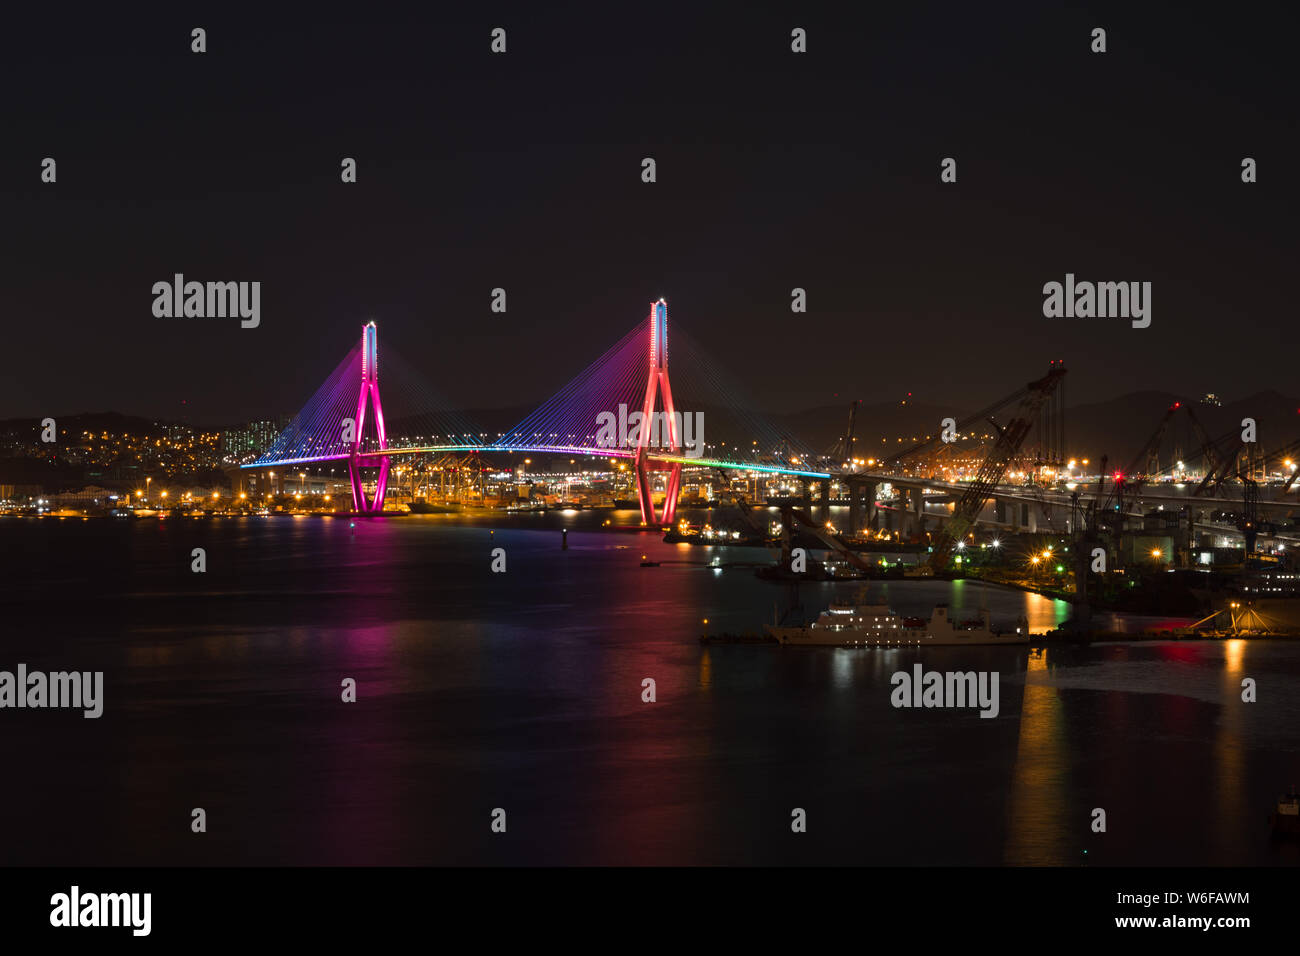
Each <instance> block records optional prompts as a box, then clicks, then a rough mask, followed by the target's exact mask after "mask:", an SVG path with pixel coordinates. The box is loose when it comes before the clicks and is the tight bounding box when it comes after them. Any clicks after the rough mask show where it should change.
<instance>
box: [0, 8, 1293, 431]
mask: <svg viewBox="0 0 1300 956" xmlns="http://www.w3.org/2000/svg"><path fill="white" fill-rule="evenodd" d="M25 6H27V5H25ZM424 6H425V7H426V11H425V12H424V13H423V14H420V15H415V14H407V15H400V16H399V15H396V14H391V13H388V14H384V15H379V14H376V13H374V12H372V10H373V8H372V7H371V6H370V5H368V4H359V5H356V6H355V8H354V12H352V13H348V12H347V11H346V10H338V11H334V10H333V5H325V7H323V8H321V12H319V13H317V12H315V11H313V12H312V13H311V14H310V15H306V14H301V15H298V16H294V17H284V16H283V15H281V14H273V13H270V12H269V10H268V9H267V8H263V9H255V10H254V11H253V12H251V13H249V14H247V15H232V14H230V13H229V12H228V11H226V12H223V8H221V7H218V6H215V5H214V6H211V7H210V8H209V9H210V11H211V12H208V11H207V10H203V11H202V12H177V11H175V10H172V11H166V12H162V13H159V14H157V15H146V14H143V13H138V12H135V10H134V8H128V7H120V6H116V5H114V6H111V7H101V8H99V9H98V10H97V11H96V12H94V13H91V14H81V13H75V12H70V11H68V10H66V9H64V8H62V7H57V8H52V9H47V10H44V11H32V10H24V11H22V12H21V13H14V12H12V11H6V17H7V18H8V22H7V23H6V25H5V29H4V30H3V35H2V36H0V74H2V75H3V76H4V83H3V90H4V94H3V116H4V135H3V143H4V146H3V149H2V150H0V183H3V193H2V194H0V209H2V210H3V214H2V215H0V220H2V221H3V233H2V235H3V238H2V239H0V241H2V242H3V250H2V251H3V262H4V269H3V277H4V279H3V287H2V290H3V291H2V292H0V295H2V296H3V303H4V310H5V325H6V330H7V332H8V335H9V345H10V347H9V349H7V350H6V362H5V370H4V373H3V375H0V418H6V417H15V416H27V415H30V416H36V417H39V416H43V415H47V414H53V415H58V414H65V415H66V414H70V413H75V412H79V411H84V410H106V409H113V410H117V411H123V412H128V413H133V414H142V415H148V416H153V417H162V418H187V419H190V420H193V421H195V422H197V423H201V424H218V423H226V422H235V421H240V420H245V419H249V418H257V417H269V416H272V415H275V414H281V413H286V412H293V411H296V410H297V408H298V407H299V406H300V405H301V404H302V403H303V401H304V400H305V399H306V398H307V397H308V396H310V394H311V393H312V392H313V391H314V390H315V388H316V387H317V386H318V385H319V384H320V383H321V381H323V380H324V378H325V376H326V375H327V374H328V372H329V371H330V370H331V369H332V368H333V367H334V365H335V363H336V362H337V361H338V360H339V359H340V358H341V357H342V356H343V354H344V353H345V352H346V351H347V350H348V348H349V347H351V346H352V345H353V343H354V342H355V340H356V338H357V336H358V333H359V328H360V325H361V324H362V322H364V321H365V320H366V319H369V318H374V319H375V320H376V321H377V322H378V323H379V326H380V334H381V338H380V343H381V350H382V349H383V348H384V347H385V346H386V347H388V348H392V349H396V350H398V351H400V352H401V354H402V356H403V357H404V358H406V359H407V360H408V361H410V362H411V363H413V364H415V365H417V366H419V367H420V368H421V370H423V371H424V372H425V373H426V376H427V378H428V380H429V381H430V382H432V383H434V384H435V385H436V386H437V388H438V389H439V390H440V391H441V392H442V393H444V394H445V395H446V396H447V397H448V398H449V399H451V400H452V401H454V402H456V403H458V404H459V405H461V406H463V407H465V408H471V409H472V408H484V407H504V406H528V405H534V404H538V403H540V402H541V401H542V400H544V399H545V398H547V397H548V396H549V395H551V394H552V392H554V391H555V390H556V389H557V388H558V387H559V386H560V385H562V384H563V383H564V382H565V381H567V380H568V379H569V378H570V377H571V376H572V375H573V374H574V373H575V372H577V371H579V370H580V369H582V368H583V367H585V366H586V365H587V364H588V362H589V361H591V360H592V359H594V358H595V357H596V356H597V355H599V354H600V353H601V352H603V351H604V350H605V348H606V347H608V346H609V345H611V344H612V343H613V342H614V341H616V340H617V339H618V338H619V337H620V336H621V335H622V334H623V333H624V332H625V331H626V330H627V329H628V328H629V327H630V326H631V325H632V324H634V323H635V322H637V321H638V320H640V319H641V318H642V317H643V316H644V315H645V313H646V311H647V304H648V303H649V301H650V300H651V299H653V298H657V297H658V296H660V295H663V296H666V297H667V298H668V301H669V304H670V308H671V310H672V319H673V321H674V322H676V323H679V324H680V325H682V326H683V327H686V328H687V329H689V331H690V332H691V334H692V335H693V336H694V337H695V338H696V339H698V340H700V341H701V342H703V343H704V344H705V345H706V347H707V348H708V350H709V352H710V354H711V355H712V356H713V357H714V358H715V359H717V360H719V361H720V362H722V363H723V364H725V365H726V366H727V367H728V368H729V369H730V370H731V372H733V373H734V374H735V375H736V377H737V378H740V379H742V380H744V381H745V382H747V383H748V384H750V385H751V387H752V388H753V390H754V391H755V392H756V393H758V394H759V396H760V399H761V401H762V403H764V404H765V405H767V406H768V407H769V408H771V409H773V410H781V411H788V410H795V409H799V408H803V407H808V406H814V405H823V404H830V403H835V402H838V401H839V400H840V399H839V398H836V397H835V396H836V395H837V394H838V395H839V396H841V397H843V396H850V397H858V398H863V399H865V400H867V401H868V402H872V401H882V400H888V399H891V398H895V397H898V396H900V395H902V394H903V393H905V392H906V391H912V392H914V393H915V394H916V396H917V398H918V399H923V400H926V401H932V402H939V403H942V402H952V403H959V404H960V405H961V406H962V407H965V408H970V407H973V406H977V405H979V404H983V403H984V401H986V400H991V399H993V398H995V397H997V396H999V395H1002V394H1004V393H1006V392H1009V391H1011V390H1012V389H1013V388H1014V387H1015V386H1016V385H1018V384H1019V383H1022V382H1024V381H1026V380H1028V379H1030V378H1033V377H1036V376H1037V375H1039V374H1041V373H1042V372H1043V371H1044V370H1045V368H1046V365H1047V362H1048V360H1049V359H1053V358H1064V359H1066V360H1067V362H1068V364H1069V366H1070V368H1071V381H1070V392H1069V396H1070V399H1071V401H1072V402H1084V401H1093V400H1099V399H1105V398H1109V397H1112V396H1114V395H1117V394H1120V393H1123V392H1127V391H1130V390H1134V389H1138V388H1145V389H1166V390H1170V391H1175V392H1179V393H1182V394H1191V395H1198V394H1200V393H1203V392H1206V391H1215V392H1218V393H1219V394H1220V395H1222V396H1224V397H1225V398H1226V399H1228V400H1233V399H1238V398H1241V397H1244V396H1245V395H1248V394H1250V393H1253V392H1256V391H1259V390H1261V389H1264V388H1276V389H1279V390H1281V391H1283V392H1287V393H1291V392H1296V391H1300V388H1297V386H1296V380H1295V374H1294V369H1295V365H1296V359H1297V350H1296V341H1297V339H1296V336H1295V334H1294V331H1293V330H1294V329H1295V327H1296V321H1297V316H1296V295H1295V293H1294V291H1293V288H1292V286H1293V283H1294V282H1295V281H1296V279H1295V276H1296V273H1297V270H1296V255H1295V253H1296V249H1297V242H1296V238H1295V237H1296V232H1295V228H1296V227H1295V221H1296V215H1295V213H1296V210H1297V204H1296V198H1297V196H1296V186H1295V181H1296V178H1297V174H1298V173H1300V161H1298V157H1297V150H1296V135H1295V133H1296V127H1295V124H1296V109H1295V95H1296V82H1295V77H1294V55H1293V51H1292V43H1293V38H1294V34H1293V32H1291V31H1289V30H1287V29H1284V26H1283V21H1282V20H1281V11H1282V9H1283V8H1282V7H1281V6H1278V7H1277V8H1276V12H1273V11H1267V10H1263V9H1261V8H1255V7H1250V8H1242V9H1236V8H1231V7H1219V8H1217V12H1215V13H1213V14H1212V15H1211V14H1209V13H1205V12H1199V11H1195V10H1193V9H1191V8H1188V7H1185V6H1182V5H1174V4H1169V5H1165V8H1164V9H1163V10H1158V9H1155V8H1154V5H1151V6H1152V7H1153V9H1152V10H1150V11H1137V10H1134V9H1132V7H1133V6H1134V5H1133V4H1128V3H1116V4H1112V5H1100V6H1090V7H1088V8H1084V7H1080V6H1071V7H1070V8H1068V9H1062V8H1056V7H1054V6H1052V7H1051V9H1049V6H1051V5H1049V4H1043V3H1026V4H1015V5H1012V4H1003V5H997V6H998V7H1000V8H1001V9H999V10H996V11H995V10H993V9H990V8H989V7H988V6H987V5H974V4H962V5H953V6H952V7H951V8H950V7H946V6H918V5H913V4H905V5H901V6H905V7H907V8H908V9H906V10H904V11H898V10H893V9H890V8H889V7H890V5H882V4H857V3H855V4H839V5H810V4H806V3H789V4H781V5H768V6H765V7H764V9H761V10H760V9H758V8H757V5H754V4H734V5H731V4H728V5H712V6H711V7H710V12H708V13H707V14H701V13H700V12H699V11H692V10H691V6H692V5H683V6H682V7H680V8H678V7H674V6H671V5H665V4H659V3H653V4H652V3H642V4H591V5H565V4H558V3H546V4H541V3H531V4H523V5H519V6H518V7H516V8H513V9H511V8H507V7H506V6H504V5H500V4H466V5H461V6H460V7H459V8H458V9H457V10H451V9H443V8H444V6H446V5H443V4H427V5H424ZM1142 6H1144V7H1145V6H1148V5H1142ZM15 17H17V18H18V19H15ZM195 26H202V27H204V28H206V29H207V31H208V52H207V53H205V54H202V55H196V54H193V53H191V52H190V42H191V41H190V30H191V29H192V28H193V27H195ZM496 26H501V27H504V28H505V29H506V30H507V35H508V52H507V53H506V54H505V55H493V54H492V53H491V52H490V51H489V44H490V35H489V34H490V31H491V29H492V28H493V27H496ZM1097 26H1101V27H1104V28H1105V29H1106V30H1107V43H1108V52H1107V53H1105V54H1102V55H1097V54H1093V53H1091V52H1090V50H1089V46H1090V42H1091V38H1090V32H1091V30H1092V29H1093V28H1094V27H1097ZM794 27H803V28H805V29H806V30H807V31H808V47H809V52H808V53H807V54H804V55H796V54H794V53H792V52H790V31H791V29H792V28H794ZM45 156H51V157H54V158H55V159H56V160H57V163H58V182H57V183H56V184H54V185H46V184H42V183H41V182H40V163H41V160H42V158H43V157H45ZM345 156H350V157H355V158H356V160H357V162H358V182H357V183H356V184H355V185H345V184H343V183H341V182H340V181H339V172H340V165H339V164H340V161H341V160H342V158H343V157H345ZM645 156H651V157H654V158H655V160H656V161H657V164H658V182H657V183H654V184H652V185H647V184H644V183H642V182H641V178H640V171H641V167H640V163H641V159H642V158H643V157H645ZM945 156H951V157H954V158H955V159H956V160H957V163H958V182H957V183H956V184H955V185H950V184H942V183H941V182H940V180H939V164H940V160H941V159H942V158H943V157H945ZM1246 156H1250V157H1253V158H1255V159H1256V160H1257V161H1258V164H1259V165H1258V175H1259V181H1258V182H1257V183H1254V184H1250V185H1247V184H1243V183H1242V182H1241V176H1240V172H1241V166H1240V164H1241V160H1242V158H1243V157H1246ZM175 272H182V273H184V274H185V276H186V277H187V279H196V280H199V281H208V280H212V281H240V280H242V281H249V280H259V281H261V283H262V321H261V326H260V327H259V328H257V329H253V330H244V329H241V328H240V327H239V322H238V320H235V319H215V318H209V319H178V318H173V319H165V318H164V319H160V318H155V317H154V316H153V314H152V311H151V306H152V301H153V297H152V294H151V291H150V290H151V287H152V285H153V283H154V282H156V281H159V280H170V278H171V276H172V275H173V273H175ZM1067 272H1073V273H1075V274H1076V276H1077V277H1078V278H1079V279H1091V280H1096V281H1104V280H1114V281H1120V280H1123V281H1150V282H1151V283H1152V284H1153V322H1152V325H1151V327H1150V328H1148V329H1145V330H1137V329H1132V328H1131V327H1130V326H1129V323H1128V322H1127V321H1124V320H1122V319H1046V318H1044V317H1043V315H1042V286H1043V283H1045V282H1048V281H1051V280H1056V281H1061V280H1063V278H1064V276H1065V274H1066V273H1067ZM497 286H501V287H504V288H505V289H506V290H507V294H508V302H509V311H508V312H507V313H506V314H505V315H504V316H500V315H493V314H492V313H491V312H490V311H489V302H490V292H491V290H492V288H493V287H497ZM795 286H801V287H804V288H806V289H807V292H808V304H809V312H808V315H806V316H794V315H792V314H791V312H790V290H791V289H792V288H793V287H795ZM381 354H382V353H381Z"/></svg>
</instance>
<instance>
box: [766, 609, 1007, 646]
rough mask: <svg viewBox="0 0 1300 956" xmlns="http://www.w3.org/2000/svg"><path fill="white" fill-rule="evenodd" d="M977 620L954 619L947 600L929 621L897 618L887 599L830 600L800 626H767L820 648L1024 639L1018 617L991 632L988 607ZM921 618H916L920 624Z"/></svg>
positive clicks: (785, 638)
mask: <svg viewBox="0 0 1300 956" xmlns="http://www.w3.org/2000/svg"><path fill="white" fill-rule="evenodd" d="M979 614H980V616H979V618H978V620H974V621H963V622H961V623H957V622H955V621H953V620H952V619H951V618H950V617H949V616H948V605H946V604H939V605H936V606H935V608H934V610H933V611H932V612H931V613H930V620H929V621H924V620H920V619H918V618H904V617H900V616H899V615H898V614H895V613H894V612H893V611H892V610H890V608H889V605H887V604H868V603H862V604H832V605H831V606H830V608H828V609H827V610H825V611H822V613H821V615H820V616H819V617H818V618H817V620H815V621H813V622H812V623H811V624H808V625H805V626H803V627H783V626H780V625H776V624H769V625H768V626H767V633H769V634H771V635H772V636H773V637H775V638H776V639H777V640H778V641H780V642H781V643H782V644H796V645H801V646H819V647H946V646H964V647H975V646H980V645H990V644H1028V643H1029V626H1028V622H1027V621H1026V620H1025V619H1024V617H1023V616H1022V617H1021V619H1020V621H1019V622H1018V624H1017V627H1016V629H1015V630H1014V631H995V630H993V627H992V626H991V625H990V623H989V612H988V610H986V609H981V610H980V612H979ZM918 622H919V623H918Z"/></svg>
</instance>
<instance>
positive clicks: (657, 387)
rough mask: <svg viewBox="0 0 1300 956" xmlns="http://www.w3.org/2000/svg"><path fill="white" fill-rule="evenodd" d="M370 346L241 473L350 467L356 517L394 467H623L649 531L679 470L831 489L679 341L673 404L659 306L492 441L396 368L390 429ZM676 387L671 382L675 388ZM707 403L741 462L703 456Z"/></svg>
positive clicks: (709, 450)
mask: <svg viewBox="0 0 1300 956" xmlns="http://www.w3.org/2000/svg"><path fill="white" fill-rule="evenodd" d="M378 335H379V333H378V329H377V328H376V326H375V323H374V322H370V323H369V324H367V325H366V326H364V327H363V329H362V332H361V341H360V343H359V344H358V345H357V346H356V347H354V348H353V349H352V350H351V351H350V352H349V353H348V354H347V356H345V357H344V359H343V361H342V362H340V363H339V365H338V366H337V367H336V368H335V369H334V371H333V372H332V373H331V374H330V376H329V377H328V378H327V379H326V381H325V383H324V384H323V385H322V386H321V387H320V388H319V389H318V390H317V391H316V394H315V395H313V396H312V397H311V399H310V400H308V402H307V403H306V404H305V405H304V406H303V408H302V410H301V411H300V412H299V413H298V414H297V416H295V418H294V419H293V421H292V422H291V423H290V425H289V426H288V427H287V428H286V429H285V430H284V431H283V432H282V433H281V434H280V436H279V437H278V438H277V439H276V440H275V441H274V442H273V443H272V445H271V447H270V448H269V449H268V450H267V451H266V452H265V453H264V454H263V455H262V456H261V457H260V458H258V459H257V460H256V461H254V462H251V463H249V464H246V465H243V466H241V467H243V468H268V467H275V466H287V465H302V464H315V463H319V462H326V461H346V462H347V463H348V475H349V478H350V481H351V485H352V505H353V508H354V510H356V511H358V512H361V513H378V512H380V511H382V510H383V507H384V494H385V490H386V488H387V485H388V472H389V468H390V465H391V462H392V459H393V458H394V457H395V456H398V455H423V454H437V453H444V452H532V453H539V454H547V453H552V454H562V455H590V456H594V457H600V458H607V459H613V458H621V459H626V460H628V461H629V462H631V463H632V465H633V471H634V474H635V478H636V486H637V498H638V501H639V503H640V507H641V517H642V519H643V520H644V521H645V522H646V523H647V524H671V523H672V522H673V520H674V515H675V513H676V509H677V498H678V493H679V491H680V490H681V474H682V468H683V467H684V466H692V467H704V468H720V469H727V470H743V471H747V472H763V473H768V474H775V475H790V476H798V477H801V478H814V479H828V478H829V477H830V474H829V473H828V472H824V471H813V470H809V469H808V467H807V464H806V463H807V462H808V461H810V460H811V459H810V457H809V455H808V452H807V450H806V449H803V448H802V447H801V446H799V445H798V443H797V442H795V441H794V440H793V439H791V437H790V436H789V435H786V434H783V433H781V432H780V431H779V430H777V429H776V428H774V427H773V426H772V425H771V424H769V423H767V422H765V421H764V420H763V419H762V418H761V417H760V416H758V415H757V414H756V413H755V412H754V411H753V409H754V403H753V402H752V400H749V399H748V398H747V396H744V395H743V394H740V393H741V392H742V391H743V390H742V389H740V388H739V387H738V386H737V385H736V384H735V383H733V382H731V380H729V379H728V378H727V376H726V373H725V372H724V371H723V370H721V369H720V368H718V367H717V366H715V365H713V364H711V363H710V362H709V361H708V360H707V358H705V357H704V355H703V350H702V349H700V348H698V346H695V345H694V343H692V342H691V341H690V340H689V339H687V338H685V337H684V336H681V335H680V334H679V338H681V339H683V340H684V341H685V342H686V343H687V345H688V348H686V349H684V350H683V349H681V348H680V345H679V346H675V353H676V354H675V361H676V364H675V368H680V367H682V366H684V367H685V371H686V373H687V374H686V375H685V379H686V381H687V382H688V383H689V386H690V387H689V389H688V391H687V393H686V395H687V397H688V398H689V399H690V400H691V401H692V402H693V403H694V402H699V403H700V404H693V405H685V404H684V403H683V402H682V401H681V400H680V399H681V397H682V394H683V393H682V392H679V393H678V396H677V398H678V400H677V401H674V393H673V386H672V383H671V381H670V380H669V375H668V305H667V303H666V302H665V301H664V300H663V299H660V300H659V301H657V302H653V303H651V305H650V312H649V315H647V317H646V318H645V319H644V320H643V321H641V322H638V323H637V324H636V326H634V327H633V328H632V329H631V330H630V331H629V332H628V333H627V334H626V335H624V336H623V338H622V339H620V340H619V341H618V342H617V343H616V344H615V345H614V346H613V347H612V348H610V349H609V350H608V351H606V352H605V354H604V355H602V356H600V358H598V359H597V360H596V361H595V362H593V363H592V364H591V365H589V366H588V367H587V368H586V369H585V370H584V371H582V372H581V373H579V374H578V375H577V376H576V377H575V378H573V379H572V380H571V381H570V382H569V383H568V384H567V385H565V386H564V387H563V388H561V389H560V390H559V391H558V392H556V393H555V395H554V396H552V397H551V398H550V399H549V400H547V401H546V402H544V403H543V404H542V405H540V406H539V407H538V408H537V409H536V410H534V411H533V412H532V413H531V414H529V415H527V416H526V417H525V418H524V419H523V420H522V421H521V422H519V423H518V424H517V425H515V426H514V427H513V428H511V429H510V430H509V431H508V432H505V433H502V434H500V435H498V436H497V437H496V438H495V439H492V440H488V439H487V436H486V434H485V433H484V432H481V431H476V430H475V426H474V425H473V424H472V423H471V422H469V421H467V420H466V419H465V418H464V416H462V415H460V414H459V413H458V412H456V411H455V410H454V409H452V408H450V407H448V405H447V404H446V403H445V402H442V401H440V400H439V399H437V398H436V397H434V396H433V395H432V393H431V392H429V391H428V390H427V389H424V388H423V386H422V385H421V384H420V382H419V377H418V375H416V374H414V372H413V370H411V369H409V367H407V366H405V364H404V363H402V362H400V360H398V362H397V366H396V367H397V369H398V373H399V374H398V377H397V382H398V385H397V392H398V393H399V394H400V399H401V402H402V414H400V415H394V416H390V418H389V419H388V420H387V421H386V420H385V416H384V404H383V400H382V399H381V397H380V388H379V345H378ZM386 354H387V353H386ZM391 364H392V357H391V356H390V357H389V358H386V359H385V369H386V372H385V376H386V378H385V383H386V384H385V391H386V393H387V394H389V397H390V399H391V398H392V396H393V390H392V388H391V386H392V383H391V382H389V380H388V378H387V376H388V374H389V371H391V369H390V365H391ZM682 378H683V376H682V375H680V374H679V375H678V379H679V384H680V383H681V380H682ZM705 401H707V404H708V407H709V408H710V409H713V411H710V416H711V419H710V424H711V425H714V423H715V422H716V417H717V416H718V415H719V414H720V415H721V417H722V418H723V420H724V422H723V424H724V428H727V429H729V430H730V433H731V434H732V435H735V434H736V433H738V432H740V431H741V430H742V429H743V430H744V432H745V433H747V434H753V435H758V436H760V438H754V439H752V441H751V446H750V447H749V448H747V449H744V450H743V451H742V450H741V449H740V447H739V446H736V445H735V444H734V443H733V445H732V446H731V448H728V447H727V445H726V442H722V443H721V444H720V445H711V444H707V443H706V442H705V440H704V435H703V412H701V411H695V412H691V411H685V412H684V411H683V408H691V407H693V408H695V409H699V408H701V407H702V406H703V404H704V402H705ZM390 407H391V406H390ZM399 422H400V428H401V432H402V434H400V435H393V434H390V432H389V429H390V425H391V424H393V423H399ZM714 427H716V425H715V426H714ZM760 439H761V444H760ZM367 472H373V473H374V478H373V482H374V491H373V493H370V492H368V491H367V485H369V483H370V482H369V480H367V479H366V478H365V475H366V473H367ZM656 472H658V473H662V475H663V477H664V500H663V506H662V510H661V512H660V513H659V514H656V511H655V506H654V500H653V483H652V475H653V474H655V473H656Z"/></svg>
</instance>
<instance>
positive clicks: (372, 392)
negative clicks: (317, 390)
mask: <svg viewBox="0 0 1300 956" xmlns="http://www.w3.org/2000/svg"><path fill="white" fill-rule="evenodd" d="M367 405H371V406H373V407H374V415H375V433H376V434H377V435H378V436H379V447H380V448H381V449H382V448H387V447H388V435H387V433H386V432H385V431H384V406H383V403H382V402H380V400H379V330H378V329H376V328H375V323H374V322H368V323H366V324H365V325H364V326H362V328H361V393H360V394H359V395H358V396H357V417H356V419H355V421H356V425H355V434H354V436H353V439H352V448H351V455H350V456H349V458H348V477H349V478H350V479H351V481H352V510H353V511H356V512H357V513H359V514H379V513H380V512H381V511H383V510H384V491H385V490H386V489H387V487H388V466H389V460H388V456H387V455H366V454H363V453H362V451H361V432H362V427H363V426H364V425H365V422H366V407H367ZM362 468H378V469H379V476H378V477H377V478H376V479H375V494H374V497H373V498H368V497H367V496H366V490H365V488H363V487H362V485H361V469H362Z"/></svg>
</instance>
